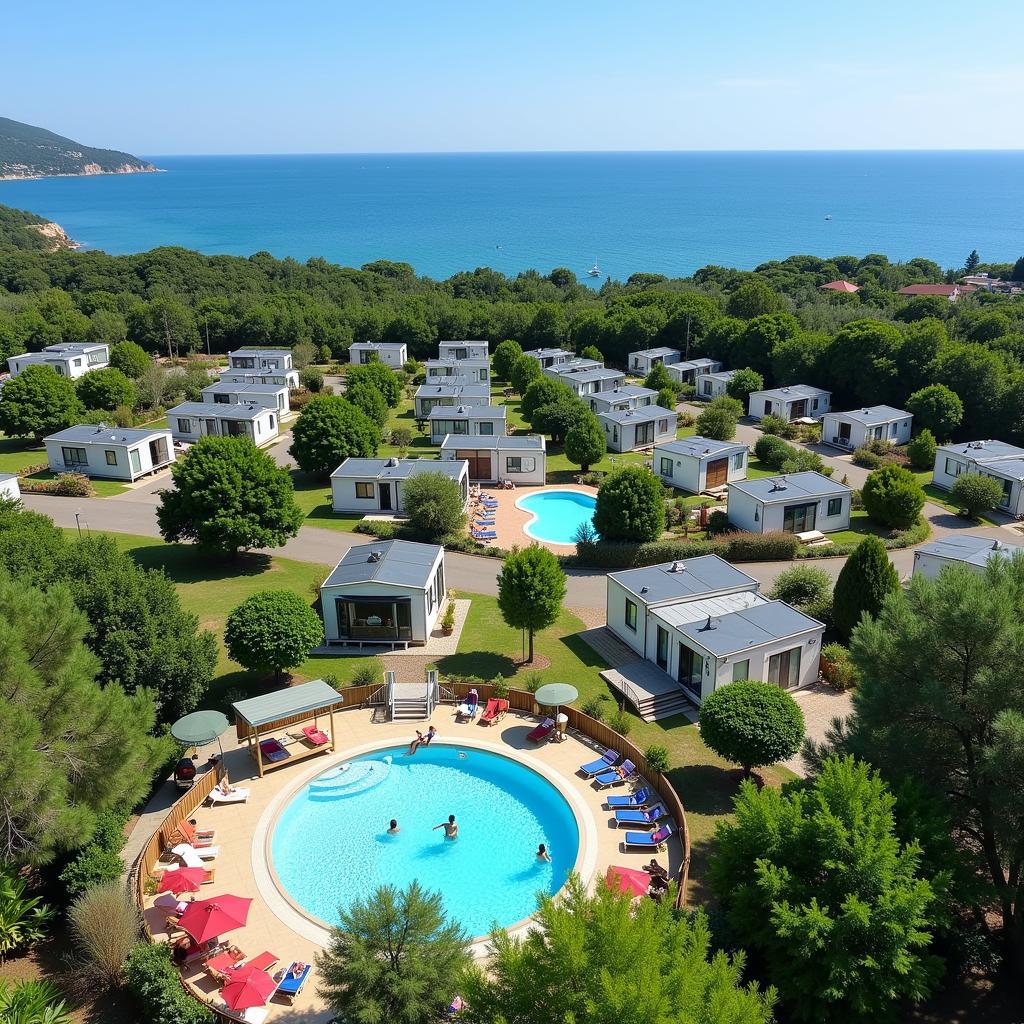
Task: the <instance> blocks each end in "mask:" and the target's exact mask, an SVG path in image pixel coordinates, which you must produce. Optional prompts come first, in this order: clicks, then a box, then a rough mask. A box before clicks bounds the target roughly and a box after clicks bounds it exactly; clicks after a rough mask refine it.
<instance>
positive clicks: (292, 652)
mask: <svg viewBox="0 0 1024 1024" xmlns="http://www.w3.org/2000/svg"><path fill="white" fill-rule="evenodd" d="M323 639H324V625H323V622H322V621H321V620H320V616H319V615H317V613H316V612H315V611H313V609H312V608H310V606H309V605H308V604H307V603H306V602H305V601H304V600H303V599H302V598H301V597H300V596H299V595H298V594H296V593H295V591H293V590H263V591H260V592H259V593H256V594H253V595H252V596H250V597H247V598H246V599H245V600H244V601H243V602H242V603H241V604H240V605H238V607H237V608H235V609H234V610H233V611H232V612H231V614H230V615H228V620H227V624H226V625H225V627H224V646H225V647H226V648H227V651H228V654H229V655H230V657H231V660H232V661H237V662H238V664H239V665H241V666H242V667H243V668H247V669H249V671H250V672H263V673H266V672H270V671H273V673H274V682H275V684H276V685H278V686H280V685H281V682H282V680H283V674H284V670H285V669H288V668H294V667H295V666H296V665H301V664H302V662H304V661H305V660H306V658H308V657H309V652H310V651H311V650H312V649H313V648H314V647H316V646H317V645H319V644H321V643H323Z"/></svg>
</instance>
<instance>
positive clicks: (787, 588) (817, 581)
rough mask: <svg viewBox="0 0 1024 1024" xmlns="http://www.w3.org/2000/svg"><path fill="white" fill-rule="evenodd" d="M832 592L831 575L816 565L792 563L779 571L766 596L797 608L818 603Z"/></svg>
mask: <svg viewBox="0 0 1024 1024" xmlns="http://www.w3.org/2000/svg"><path fill="white" fill-rule="evenodd" d="M831 594H832V577H831V576H829V574H828V573H827V572H825V570H824V569H819V568H818V567H817V566H816V565H794V566H792V567H791V568H789V569H786V570H784V571H783V572H780V573H779V575H778V576H776V577H775V583H774V584H773V585H772V588H771V590H769V591H768V596H769V597H770V598H771V599H772V600H773V601H785V602H786V604H791V605H795V606H796V607H797V608H806V607H807V606H808V605H816V604H820V603H821V602H822V601H824V600H826V599H827V598H828V597H830V596H831Z"/></svg>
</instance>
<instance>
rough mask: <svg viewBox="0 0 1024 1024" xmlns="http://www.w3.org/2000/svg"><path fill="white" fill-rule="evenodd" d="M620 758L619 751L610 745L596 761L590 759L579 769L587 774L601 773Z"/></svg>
mask: <svg viewBox="0 0 1024 1024" xmlns="http://www.w3.org/2000/svg"><path fill="white" fill-rule="evenodd" d="M618 759H619V752H618V751H617V750H612V748H611V747H609V748H608V749H607V750H606V751H605V752H604V753H603V754H602V755H601V756H600V757H599V758H598V759H597V760H596V761H588V762H587V763H586V764H581V765H580V766H579V768H578V769H577V771H580V772H582V773H583V774H584V775H587V776H590V775H600V774H601V773H602V772H606V771H608V769H609V768H611V766H612V765H613V764H615V762H616V761H618Z"/></svg>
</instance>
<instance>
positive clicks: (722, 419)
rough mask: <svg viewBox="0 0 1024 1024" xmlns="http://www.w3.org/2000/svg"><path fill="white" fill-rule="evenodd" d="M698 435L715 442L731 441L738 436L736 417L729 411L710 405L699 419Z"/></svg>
mask: <svg viewBox="0 0 1024 1024" xmlns="http://www.w3.org/2000/svg"><path fill="white" fill-rule="evenodd" d="M716 401H717V399H716ZM697 433H698V434H700V436H701V437H710V438H711V439H712V440H715V441H731V440H732V439H733V438H734V437H735V436H736V417H735V416H733V415H732V413H731V412H729V410H728V409H724V408H721V407H716V408H712V407H711V406H710V405H709V406H708V407H707V408H706V409H705V410H704V411H703V412H702V413H701V414H700V415H699V416H698V417H697Z"/></svg>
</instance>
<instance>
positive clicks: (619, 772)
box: [594, 760, 636, 789]
mask: <svg viewBox="0 0 1024 1024" xmlns="http://www.w3.org/2000/svg"><path fill="white" fill-rule="evenodd" d="M635 777H636V765H635V764H633V762H632V761H629V760H626V761H623V762H622V764H620V765H619V767H618V768H615V769H613V770H612V771H610V772H603V773H602V774H601V775H598V776H596V777H595V778H594V781H595V782H596V783H597V785H598V786H599V787H600V788H601V789H604V787H605V786H621V785H622V784H623V783H624V782H630V781H632V779H633V778H635Z"/></svg>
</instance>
